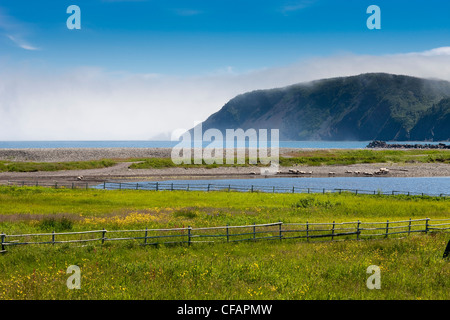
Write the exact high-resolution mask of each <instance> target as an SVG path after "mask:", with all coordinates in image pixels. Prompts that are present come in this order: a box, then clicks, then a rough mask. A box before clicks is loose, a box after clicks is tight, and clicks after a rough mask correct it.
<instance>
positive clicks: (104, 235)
mask: <svg viewBox="0 0 450 320" xmlns="http://www.w3.org/2000/svg"><path fill="white" fill-rule="evenodd" d="M105 237H106V230H105V228H103V231H102V244H104V243H105Z"/></svg>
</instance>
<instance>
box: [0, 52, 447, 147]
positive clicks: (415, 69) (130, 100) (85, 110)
mask: <svg viewBox="0 0 450 320" xmlns="http://www.w3.org/2000/svg"><path fill="white" fill-rule="evenodd" d="M230 70H233V69H230ZM367 72H387V73H394V74H403V75H411V76H418V77H424V78H439V79H444V80H450V48H437V49H432V50H429V51H426V52H418V53H405V54H396V55H383V56H371V55H353V54H345V55H344V54H343V55H340V56H330V57H316V58H313V59H307V60H302V61H298V62H297V63H294V64H291V65H287V66H285V67H280V68H265V69H261V70H254V71H251V72H246V73H236V72H235V71H233V72H228V71H222V72H218V73H212V74H208V75H199V76H191V77H175V76H167V75H158V74H124V73H121V74H118V73H115V72H113V71H108V70H102V69H99V68H95V67H83V68H76V69H72V70H70V71H66V72H59V73H55V74H48V73H45V72H41V71H40V70H38V69H37V68H31V67H29V68H26V69H22V70H20V71H17V70H12V69H9V70H8V69H5V68H2V71H0V140H133V139H136V140H141V139H150V138H153V137H158V138H160V139H164V138H166V139H167V138H170V133H171V132H172V131H173V130H175V129H177V128H186V129H189V128H191V127H192V126H193V125H194V123H195V121H203V120H205V119H206V118H207V117H208V116H209V115H210V114H212V113H214V112H217V111H218V110H219V109H220V108H221V107H222V106H223V105H224V104H225V103H226V102H227V101H228V100H230V99H231V98H233V97H234V96H236V95H238V94H240V93H244V92H247V91H251V90H257V89H268V88H274V87H282V86H286V85H290V84H294V83H298V82H305V81H311V80H316V79H322V78H329V77H337V76H350V75H357V74H361V73H367Z"/></svg>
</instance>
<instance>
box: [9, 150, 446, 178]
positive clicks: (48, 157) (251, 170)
mask: <svg viewBox="0 0 450 320" xmlns="http://www.w3.org/2000/svg"><path fill="white" fill-rule="evenodd" d="M171 150H172V149H171V148H89V149H83V148H67V149H1V150H0V160H7V161H35V162H63V161H85V160H98V159H105V158H108V159H131V158H149V157H170V154H171ZM302 150H306V149H302ZM307 150H313V149H307ZM293 151H299V149H291V148H282V149H280V155H285V156H287V155H289V154H290V153H291V152H293ZM131 164H132V162H121V163H118V164H117V165H115V166H112V167H109V168H102V169H90V170H68V171H54V172H1V173H0V183H1V184H5V183H8V181H20V180H26V181H30V180H39V181H52V182H70V181H79V177H82V180H83V181H86V182H92V183H95V182H98V181H105V180H134V181H138V180H139V181H144V180H163V179H164V180H171V179H218V178H250V177H252V178H261V177H262V176H261V175H260V170H259V168H257V167H218V168H211V169H207V168H189V169H186V168H165V169H133V170H132V169H129V166H130V165H131ZM380 168H388V169H389V173H388V174H384V175H382V176H380V177H385V176H389V177H437V176H441V177H444V176H450V165H448V164H436V163H408V164H395V163H382V164H354V165H333V166H296V167H282V168H280V173H279V174H277V175H276V176H278V177H279V176H293V174H292V173H289V169H294V170H300V171H304V172H305V173H303V174H300V173H299V174H296V176H299V177H302V176H305V177H328V176H341V177H343V176H361V177H364V176H368V175H371V174H373V173H374V172H376V171H378V170H379V169H380ZM356 172H359V174H356ZM364 173H366V174H364ZM375 176H376V175H375Z"/></svg>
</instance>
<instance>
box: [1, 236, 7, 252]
mask: <svg viewBox="0 0 450 320" xmlns="http://www.w3.org/2000/svg"><path fill="white" fill-rule="evenodd" d="M5 251H6V250H5V234H4V233H2V252H5Z"/></svg>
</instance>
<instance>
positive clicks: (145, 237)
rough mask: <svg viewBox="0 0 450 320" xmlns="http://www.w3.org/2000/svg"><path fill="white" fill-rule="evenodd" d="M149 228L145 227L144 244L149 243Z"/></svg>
mask: <svg viewBox="0 0 450 320" xmlns="http://www.w3.org/2000/svg"><path fill="white" fill-rule="evenodd" d="M147 235H148V229H147V228H145V236H144V244H147Z"/></svg>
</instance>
